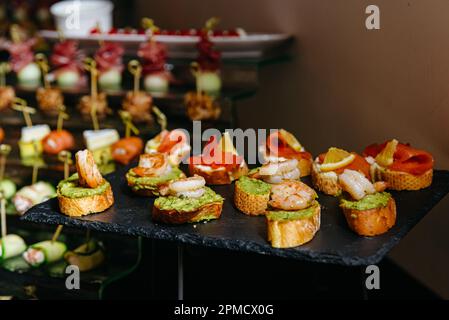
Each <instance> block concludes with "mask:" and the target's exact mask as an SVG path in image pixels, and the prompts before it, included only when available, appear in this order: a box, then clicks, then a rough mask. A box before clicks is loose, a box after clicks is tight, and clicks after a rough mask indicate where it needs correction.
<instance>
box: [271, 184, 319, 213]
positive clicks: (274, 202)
mask: <svg viewBox="0 0 449 320" xmlns="http://www.w3.org/2000/svg"><path fill="white" fill-rule="evenodd" d="M315 198H316V192H315V190H313V189H312V188H310V187H309V186H308V185H306V184H304V183H302V182H300V181H294V180H286V181H283V182H281V183H279V184H275V185H273V186H272V187H271V195H270V200H269V201H268V204H269V205H270V206H272V207H274V208H277V209H282V210H301V209H305V208H307V207H308V206H310V203H311V202H312V201H313V200H314V199H315Z"/></svg>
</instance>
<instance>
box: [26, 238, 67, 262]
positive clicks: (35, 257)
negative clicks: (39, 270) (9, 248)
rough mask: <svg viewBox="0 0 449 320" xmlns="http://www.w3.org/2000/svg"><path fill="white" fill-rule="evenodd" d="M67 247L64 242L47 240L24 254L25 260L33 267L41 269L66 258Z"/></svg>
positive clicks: (29, 248) (32, 246) (31, 247)
mask: <svg viewBox="0 0 449 320" xmlns="http://www.w3.org/2000/svg"><path fill="white" fill-rule="evenodd" d="M66 251H67V246H66V244H65V243H63V242H59V241H51V240H46V241H42V242H38V243H35V244H33V245H31V246H29V247H28V250H27V251H25V252H24V253H23V258H24V259H25V260H26V261H27V262H28V263H29V264H30V265H31V266H32V267H39V266H41V265H44V264H49V263H52V262H55V261H58V260H60V259H62V258H63V257H64V253H65V252H66Z"/></svg>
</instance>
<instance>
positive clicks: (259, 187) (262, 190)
mask: <svg viewBox="0 0 449 320" xmlns="http://www.w3.org/2000/svg"><path fill="white" fill-rule="evenodd" d="M236 184H237V185H238V186H239V188H241V189H242V190H243V191H245V192H246V193H250V194H254V195H266V194H269V193H270V190H271V185H270V184H268V183H266V182H263V181H262V180H258V179H254V178H250V177H247V176H242V177H240V179H239V180H237V182H236Z"/></svg>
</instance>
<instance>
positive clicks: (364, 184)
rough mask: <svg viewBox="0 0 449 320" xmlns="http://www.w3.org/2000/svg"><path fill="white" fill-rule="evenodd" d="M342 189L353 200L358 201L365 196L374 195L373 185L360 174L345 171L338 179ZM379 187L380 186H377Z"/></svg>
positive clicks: (353, 171)
mask: <svg viewBox="0 0 449 320" xmlns="http://www.w3.org/2000/svg"><path fill="white" fill-rule="evenodd" d="M338 182H339V183H340V185H341V187H342V189H343V190H344V191H346V192H348V193H349V194H350V195H351V197H353V198H354V199H355V200H360V199H362V198H363V197H364V196H366V195H367V194H373V193H376V188H375V187H374V185H373V184H372V183H371V182H370V181H369V180H368V179H367V178H366V177H365V176H364V175H363V174H362V173H360V172H358V171H355V170H349V169H346V170H345V171H343V173H342V174H340V176H339V177H338ZM379 186H380V185H379Z"/></svg>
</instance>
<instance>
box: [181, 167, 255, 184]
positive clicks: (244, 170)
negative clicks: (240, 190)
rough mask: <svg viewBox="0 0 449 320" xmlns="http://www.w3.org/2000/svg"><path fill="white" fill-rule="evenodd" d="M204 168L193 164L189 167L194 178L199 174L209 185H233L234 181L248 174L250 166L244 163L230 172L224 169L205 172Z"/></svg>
mask: <svg viewBox="0 0 449 320" xmlns="http://www.w3.org/2000/svg"><path fill="white" fill-rule="evenodd" d="M203 167H204V165H203V166H202V165H195V164H191V165H190V166H189V171H190V175H192V176H193V175H195V174H197V175H199V176H202V177H203V178H204V179H205V180H206V184H208V185H221V184H231V183H232V181H234V180H236V179H238V178H240V177H241V176H244V175H246V174H248V166H247V165H246V163H243V165H242V166H239V167H238V168H237V169H236V170H234V171H230V172H229V171H227V170H224V169H222V168H219V169H211V170H204V169H203Z"/></svg>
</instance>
